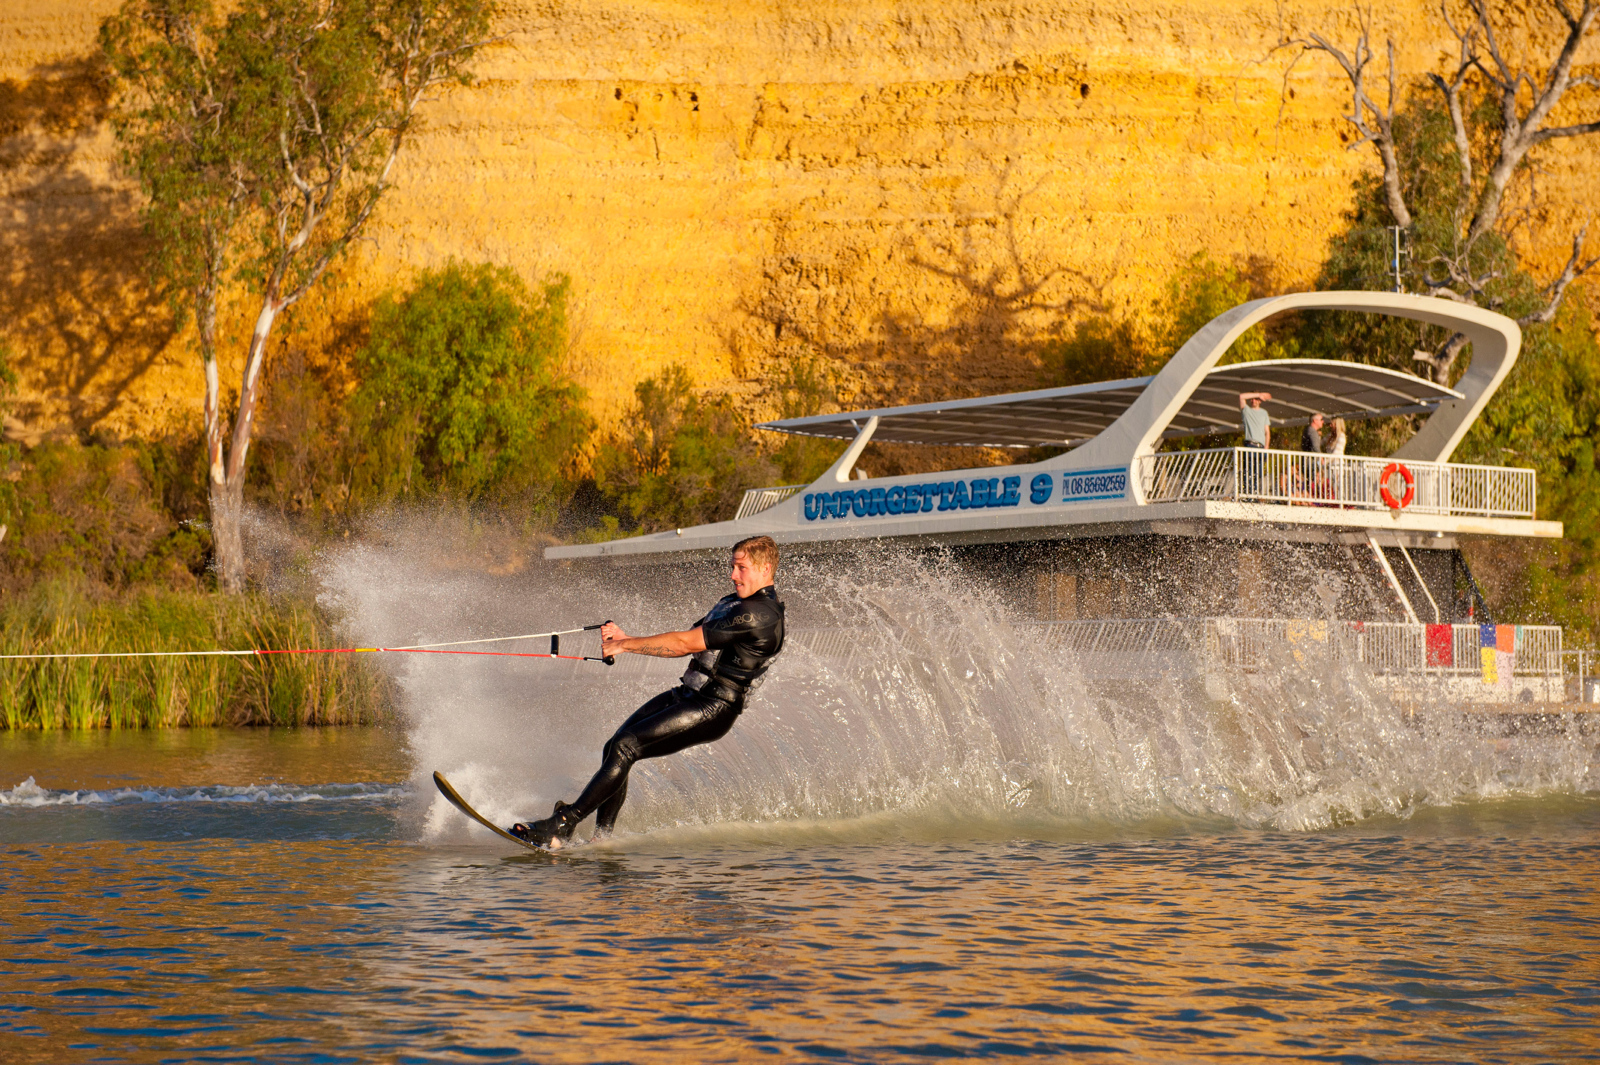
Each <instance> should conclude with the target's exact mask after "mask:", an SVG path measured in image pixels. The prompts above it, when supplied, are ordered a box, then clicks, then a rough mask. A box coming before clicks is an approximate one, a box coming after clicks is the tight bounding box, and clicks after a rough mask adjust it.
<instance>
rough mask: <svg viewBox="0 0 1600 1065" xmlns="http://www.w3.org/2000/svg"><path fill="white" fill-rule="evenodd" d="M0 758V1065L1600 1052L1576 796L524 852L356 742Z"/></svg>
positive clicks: (1595, 911)
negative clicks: (434, 800) (423, 807)
mask: <svg viewBox="0 0 1600 1065" xmlns="http://www.w3.org/2000/svg"><path fill="white" fill-rule="evenodd" d="M85 744H87V746H85ZM0 772H7V773H9V775H10V777H12V778H15V779H7V780H4V781H3V782H0V783H3V787H0V856H3V861H0V938H3V944H4V949H3V951H0V1058H3V1059H4V1060H5V1061H8V1062H18V1063H23V1062H73V1061H83V1062H91V1061H94V1062H99V1061H108V1062H114V1061H140V1062H143V1061H172V1062H185V1061H196V1062H199V1061H204V1062H233V1061H253V1062H344V1061H350V1062H367V1061H417V1062H434V1061H451V1062H455V1061H462V1062H467V1061H472V1062H480V1061H541V1062H565V1061H574V1062H578V1061H582V1062H590V1061H682V1060H694V1061H750V1060H758V1059H763V1058H766V1057H769V1056H770V1057H773V1058H778V1059H788V1060H801V1061H809V1060H819V1061H862V1062H878V1061H884V1062H888V1061H907V1060H945V1059H956V1060H969V1059H989V1058H997V1059H998V1058H1007V1059H1010V1058H1019V1057H1021V1058H1045V1059H1065V1058H1070V1059H1073V1060H1087V1061H1108V1062H1109V1061H1116V1062H1136V1061H1180V1060H1181V1061H1194V1060H1202V1059H1215V1060H1225V1061H1258V1060H1259V1061H1267V1060H1272V1061H1283V1060H1291V1061H1301V1060H1305V1061H1342V1062H1365V1061H1385V1062H1387V1061H1428V1062H1432V1061H1439V1062H1446V1061H1448V1062H1456V1061H1475V1062H1478V1061H1482V1062H1492V1061H1507V1062H1513V1061H1528V1062H1538V1061H1576V1060H1584V1059H1594V1058H1597V1057H1600V904H1597V902H1596V898H1597V893H1600V797H1596V796H1592V795H1574V794H1565V795H1562V794H1551V795H1539V796H1522V797H1513V798H1507V799H1505V800H1502V801H1495V802H1481V801H1480V802H1475V803H1471V804H1464V805H1458V806H1453V807H1448V808H1443V809H1423V810H1420V811H1418V812H1417V813H1416V814H1414V815H1413V816H1412V817H1410V818H1409V819H1406V820H1395V819H1385V820H1383V821H1369V822H1365V823H1362V824H1358V825H1353V826H1350V827H1348V828H1346V829H1342V830H1339V831H1331V832H1323V833H1318V834H1292V833H1281V832H1260V831H1249V830H1244V829H1238V828H1234V827H1232V826H1229V825H1226V824H1195V823H1185V822H1180V821H1176V820H1171V821H1164V822H1149V823H1146V824H1142V825H1138V826H1123V827H1121V828H1119V829H1117V830H1115V831H1110V830H1104V829H1097V830H1094V831H1088V830H1085V829H1084V828H1083V827H1082V826H1070V825H1051V824H1049V823H1046V822H1038V821H1035V822H1027V823H1024V822H1020V821H1019V822H1017V823H1015V824H1012V825H1005V824H1001V825H996V824H994V823H985V824H982V825H975V824H974V825H963V824H961V823H960V822H954V823H944V824H940V825H936V826H926V827H925V828H924V829H923V830H922V831H919V832H917V833H911V834H907V833H896V832H893V831H886V830H885V829H884V828H883V826H881V825H880V826H875V827H874V826H859V825H852V824H850V823H829V824H809V825H806V824H786V825H730V826H722V827H711V828H705V827H701V828H697V829H694V830H682V831H658V832H652V833H648V834H640V835H635V836H624V837H623V838H621V839H619V840H618V841H616V843H614V844H613V845H610V846H608V847H605V848H599V847H584V848H579V849H577V850H574V851H571V852H567V853H562V854H556V855H549V854H543V853H531V852H526V851H520V850H516V849H513V848H511V847H509V846H508V845H501V844H499V843H495V842H489V841H487V840H485V841H484V842H482V843H473V844H452V845H448V846H442V845H426V844H424V843H421V842H419V840H420V839H421V838H422V836H421V833H420V832H419V830H418V826H417V825H416V824H414V823H413V821H412V820H411V818H410V815H408V813H407V810H408V809H409V808H410V805H409V804H408V797H409V794H410V789H411V788H413V787H414V786H415V785H413V784H410V783H409V781H410V780H411V779H412V773H411V768H410V766H409V762H408V760H407V759H406V757H405V755H404V752H403V750H401V749H400V744H399V743H398V742H397V741H395V739H394V738H393V737H388V736H385V735H383V734H381V733H360V732H354V731H352V732H349V733H345V734H343V735H340V734H336V733H328V734H322V735H318V736H313V737H309V738H308V737H307V736H300V737H298V738H296V737H294V736H289V737H288V738H285V734H281V733H280V734H277V736H276V737H274V736H273V735H270V734H245V735H243V736H242V737H241V736H231V735H229V734H225V733H224V734H208V735H200V734H196V735H195V736H192V737H182V738H179V739H173V738H171V737H168V738H164V739H163V738H149V737H146V738H143V739H140V738H126V739H120V740H119V739H115V738H107V737H100V738H96V739H93V740H86V741H81V742H78V745H77V746H74V745H73V744H72V743H68V742H66V741H62V743H60V744H56V745H52V744H51V743H48V742H46V741H44V740H39V739H34V740H28V741H21V740H15V739H13V740H8V741H6V745H5V746H3V747H0ZM224 778H226V779H224ZM30 779H31V783H30V782H29V781H30Z"/></svg>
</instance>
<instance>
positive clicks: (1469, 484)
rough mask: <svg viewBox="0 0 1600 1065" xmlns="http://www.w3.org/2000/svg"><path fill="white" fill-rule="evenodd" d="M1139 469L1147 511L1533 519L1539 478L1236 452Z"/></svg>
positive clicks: (1163, 457) (1455, 466)
mask: <svg viewBox="0 0 1600 1065" xmlns="http://www.w3.org/2000/svg"><path fill="white" fill-rule="evenodd" d="M1135 468H1136V474H1137V476H1138V478H1139V483H1140V486H1141V487H1142V488H1143V491H1144V499H1145V502H1147V503H1175V502H1182V501H1186V500H1200V499H1219V500H1239V501H1242V502H1251V503H1279V504H1283V503H1287V504H1291V505H1300V506H1323V507H1342V508H1345V509H1351V510H1411V511H1416V512H1418V513H1422V514H1448V515H1463V516H1466V515H1471V516H1477V517H1489V518H1531V517H1533V516H1534V508H1535V504H1536V502H1537V500H1536V495H1535V488H1536V486H1535V475H1534V471H1533V470H1529V469H1520V468H1509V467H1501V466H1467V465H1462V464H1459V463H1452V462H1418V461H1414V460H1406V461H1398V460H1395V459H1389V458H1368V457H1364V456H1356V455H1319V454H1316V453H1314V452H1302V451H1270V450H1266V449H1263V448H1238V447H1233V448H1214V449H1207V450H1203V451H1170V452H1161V453H1159V454H1155V455H1146V456H1143V457H1141V458H1139V459H1138V460H1136V463H1135Z"/></svg>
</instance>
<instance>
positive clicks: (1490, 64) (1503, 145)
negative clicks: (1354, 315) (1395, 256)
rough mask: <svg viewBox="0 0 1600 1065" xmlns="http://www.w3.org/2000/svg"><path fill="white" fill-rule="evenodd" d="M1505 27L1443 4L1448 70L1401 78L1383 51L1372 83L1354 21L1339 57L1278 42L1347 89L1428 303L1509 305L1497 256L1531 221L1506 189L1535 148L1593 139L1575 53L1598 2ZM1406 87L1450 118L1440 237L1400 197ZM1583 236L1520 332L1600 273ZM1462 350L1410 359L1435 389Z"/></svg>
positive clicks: (1406, 164) (1405, 173)
mask: <svg viewBox="0 0 1600 1065" xmlns="http://www.w3.org/2000/svg"><path fill="white" fill-rule="evenodd" d="M1516 15H1517V17H1518V18H1519V20H1520V22H1519V23H1518V24H1516V25H1514V26H1513V25H1512V24H1511V23H1512V17H1511V13H1509V12H1507V11H1504V10H1496V9H1494V8H1492V7H1491V5H1490V2H1489V0H1466V2H1465V3H1464V4H1460V3H1456V2H1454V0H1446V2H1445V3H1444V4H1442V5H1441V7H1440V17H1441V19H1442V21H1443V22H1444V25H1445V27H1446V28H1447V29H1448V30H1449V32H1450V34H1451V36H1452V37H1453V38H1454V39H1455V42H1456V49H1455V51H1456V55H1455V59H1454V61H1453V62H1451V63H1449V64H1447V65H1446V66H1445V67H1443V68H1442V69H1438V70H1432V71H1425V72H1413V73H1412V74H1411V75H1407V74H1406V73H1405V72H1401V71H1397V70H1396V69H1395V57H1394V55H1395V48H1394V42H1393V41H1392V40H1391V41H1388V42H1387V44H1386V47H1385V49H1384V51H1385V53H1386V57H1387V66H1386V70H1385V71H1384V72H1383V73H1381V74H1380V73H1378V72H1377V70H1376V69H1375V62H1374V61H1375V60H1376V59H1377V58H1378V56H1377V53H1376V52H1375V51H1374V49H1373V47H1372V43H1371V39H1370V37H1371V35H1370V30H1369V27H1368V25H1367V21H1366V18H1365V16H1363V17H1362V18H1361V19H1360V26H1359V32H1358V34H1357V37H1356V40H1355V43H1354V44H1353V45H1352V46H1349V47H1341V46H1339V45H1338V44H1336V43H1334V41H1333V40H1332V39H1331V38H1330V37H1329V36H1328V35H1325V34H1322V33H1311V34H1308V35H1307V37H1306V38H1304V39H1299V40H1292V41H1287V42H1285V44H1286V45H1292V46H1298V47H1299V48H1300V49H1301V50H1302V52H1301V54H1305V53H1313V52H1315V53H1322V54H1324V55H1327V56H1328V57H1330V58H1332V59H1333V61H1334V62H1335V63H1337V64H1338V66H1339V68H1340V69H1341V70H1342V71H1343V72H1344V74H1345V77H1346V78H1347V79H1348V80H1349V83H1350V90H1351V95H1350V112H1349V113H1348V114H1347V115H1346V116H1345V119H1346V120H1347V121H1348V122H1349V123H1350V125H1351V127H1352V128H1353V129H1354V131H1355V133H1356V137H1355V138H1354V139H1353V140H1352V141H1351V143H1350V144H1349V148H1350V149H1351V150H1355V149H1358V148H1361V147H1362V146H1364V145H1369V144H1370V145H1371V146H1372V149H1373V151H1374V152H1375V153H1376V155H1377V157H1378V161H1379V163H1380V165H1381V167H1382V186H1381V188H1382V195H1383V201H1384V203H1385V205H1386V206H1387V208H1388V212H1389V214H1390V216H1391V217H1392V218H1393V220H1394V224H1395V225H1397V226H1399V227H1400V228H1401V229H1402V230H1405V231H1407V232H1408V233H1409V234H1410V235H1411V242H1412V247H1413V249H1414V255H1415V258H1414V271H1415V282H1416V283H1417V285H1418V287H1420V288H1421V290H1422V291H1423V293H1424V294H1426V295H1429V296H1438V297H1443V298H1446V299H1452V300H1458V301H1461V302H1464V303H1473V304H1477V305H1478V306H1482V307H1488V308H1491V309H1497V310H1499V309H1505V307H1504V305H1505V304H1506V302H1507V300H1508V298H1509V293H1508V287H1507V285H1506V284H1505V282H1506V281H1507V279H1508V277H1509V275H1510V274H1511V273H1512V272H1513V270H1514V266H1512V265H1510V260H1509V257H1508V255H1507V248H1508V244H1509V241H1510V237H1511V234H1512V231H1513V230H1514V229H1515V228H1516V227H1517V226H1518V225H1519V224H1521V223H1524V222H1526V221H1527V220H1528V218H1529V215H1530V213H1531V212H1530V211H1529V210H1528V209H1527V208H1524V209H1522V210H1509V209H1508V199H1507V193H1508V191H1509V190H1510V189H1511V186H1512V183H1513V181H1514V179H1516V178H1517V177H1518V176H1519V175H1524V176H1526V175H1528V174H1529V173H1530V169H1531V164H1532V162H1533V161H1534V159H1535V158H1536V156H1537V152H1538V149H1539V148H1540V147H1541V146H1543V145H1547V144H1550V143H1551V142H1553V141H1557V140H1565V139H1571V138H1579V137H1588V136H1592V135H1593V134H1596V133H1600V105H1597V96H1600V94H1597V93H1596V90H1597V89H1600V81H1597V80H1596V78H1595V77H1594V76H1593V74H1592V73H1590V72H1587V71H1586V70H1584V69H1583V67H1582V66H1581V65H1580V64H1579V53H1580V52H1584V51H1585V45H1587V46H1588V51H1590V52H1592V50H1593V48H1594V42H1595V38H1596V36H1597V32H1596V22H1597V19H1600V0H1581V3H1577V4H1573V3H1570V2H1568V0H1544V2H1538V0H1536V2H1535V3H1533V4H1530V5H1528V6H1526V7H1525V8H1519V9H1517V11H1516ZM1513 31H1515V32H1513ZM1419 75H1420V77H1419ZM1412 80H1415V81H1417V82H1418V83H1419V86H1422V87H1426V89H1427V91H1429V92H1431V93H1435V94H1437V95H1436V96H1435V99H1436V101H1437V102H1438V104H1439V105H1440V107H1441V109H1442V110H1443V111H1444V113H1445V114H1447V115H1448V117H1449V145H1450V149H1451V152H1450V154H1451V156H1452V160H1453V169H1454V171H1455V173H1454V181H1455V186H1456V188H1455V195H1454V200H1455V202H1454V204H1453V205H1452V206H1451V208H1450V211H1449V217H1448V218H1446V219H1443V224H1442V225H1430V224H1426V223H1427V221H1428V220H1424V219H1422V218H1420V217H1419V216H1418V212H1417V211H1416V210H1415V204H1413V203H1411V202H1409V200H1408V196H1407V193H1406V189H1407V186H1408V184H1414V183H1415V181H1414V175H1415V172H1416V171H1417V169H1418V167H1419V165H1420V162H1419V160H1416V159H1408V158H1407V157H1406V153H1405V145H1404V143H1403V139H1402V138H1400V137H1398V136H1397V133H1396V130H1397V124H1396V116H1397V114H1398V113H1399V110H1400V108H1401V106H1402V103H1403V100H1402V97H1403V96H1404V95H1405V89H1406V87H1407V84H1408V82H1409V81H1412ZM1584 90H1587V91H1584ZM1530 197H1531V191H1530ZM1528 206H1530V207H1531V206H1537V205H1536V204H1532V203H1530V204H1529V205H1528ZM1587 236H1588V226H1587V225H1584V226H1582V227H1580V228H1579V229H1578V231H1577V232H1576V233H1574V234H1573V235H1572V250H1571V254H1570V255H1569V257H1568V259H1567V261H1566V264H1565V266H1563V268H1562V269H1561V270H1560V271H1559V272H1558V273H1557V274H1556V275H1555V276H1554V277H1553V278H1550V279H1549V281H1548V282H1547V283H1546V284H1545V285H1544V286H1543V289H1542V291H1541V292H1540V293H1539V294H1538V298H1537V299H1536V300H1534V301H1532V306H1531V307H1529V308H1527V309H1525V310H1523V311H1522V313H1521V314H1520V315H1519V317H1518V321H1519V322H1520V323H1521V324H1522V325H1525V326H1526V325H1534V324H1543V323H1547V322H1550V321H1552V320H1553V319H1554V318H1555V316H1556V314H1557V313H1558V311H1559V310H1560V307H1561V302H1562V299H1563V298H1564V297H1565V295H1566V293H1567V290H1568V288H1569V287H1570V286H1571V285H1572V283H1573V282H1574V281H1575V280H1577V279H1578V278H1579V277H1582V276H1583V275H1584V274H1586V273H1588V272H1589V271H1590V270H1591V269H1593V268H1594V266H1595V265H1596V264H1597V263H1600V256H1589V257H1586V256H1585V251H1584V249H1585V239H1586V237H1587ZM1523 302H1526V301H1523ZM1465 346H1466V338H1465V337H1463V336H1461V335H1459V334H1457V335H1455V336H1452V337H1450V338H1449V339H1448V340H1446V341H1445V342H1444V343H1443V345H1442V346H1441V347H1440V348H1439V350H1437V351H1434V352H1426V351H1419V352H1417V356H1416V357H1417V359H1418V360H1419V361H1424V362H1427V363H1429V364H1430V365H1431V366H1432V367H1433V369H1434V372H1435V374H1436V375H1437V378H1438V379H1439V380H1441V381H1446V380H1449V379H1450V371H1451V367H1452V365H1453V364H1454V362H1455V360H1456V358H1457V356H1459V355H1460V354H1461V351H1462V349H1463V348H1464V347H1465Z"/></svg>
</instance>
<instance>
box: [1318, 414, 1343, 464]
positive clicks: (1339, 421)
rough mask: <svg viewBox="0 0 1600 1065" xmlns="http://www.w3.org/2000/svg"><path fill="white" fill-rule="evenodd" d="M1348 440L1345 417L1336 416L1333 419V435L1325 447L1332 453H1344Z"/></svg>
mask: <svg viewBox="0 0 1600 1065" xmlns="http://www.w3.org/2000/svg"><path fill="white" fill-rule="evenodd" d="M1347 442H1348V441H1347V439H1346V437H1345V435H1344V419H1343V418H1335V419H1334V420H1333V435H1332V436H1331V437H1329V439H1328V442H1327V443H1326V444H1325V445H1323V447H1324V449H1325V450H1326V451H1327V453H1328V454H1330V455H1343V454H1344V446H1345V444H1346V443H1347Z"/></svg>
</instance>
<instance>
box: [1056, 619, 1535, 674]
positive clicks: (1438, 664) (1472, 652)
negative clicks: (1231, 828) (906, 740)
mask: <svg viewBox="0 0 1600 1065" xmlns="http://www.w3.org/2000/svg"><path fill="white" fill-rule="evenodd" d="M1032 624H1033V625H1034V626H1037V628H1038V629H1042V630H1043V631H1042V632H1041V633H1040V636H1041V638H1042V641H1043V642H1044V644H1045V645H1046V646H1052V647H1063V648H1070V649H1071V650H1074V651H1078V652H1084V653H1140V652H1145V653H1148V652H1158V651H1177V650H1183V651H1190V652H1195V653H1200V654H1203V655H1205V656H1206V657H1207V658H1210V659H1212V660H1215V661H1218V662H1220V663H1221V664H1224V665H1227V666H1233V667H1238V668H1246V669H1250V668H1262V667H1266V666H1271V665H1274V664H1276V663H1278V662H1281V661H1282V660H1283V656H1284V654H1285V653H1289V654H1291V655H1296V654H1299V655H1304V654H1305V653H1306V652H1313V653H1316V652H1321V653H1327V654H1331V655H1334V656H1336V657H1343V658H1354V659H1355V660H1357V661H1360V662H1363V663H1365V664H1366V665H1367V667H1368V668H1369V669H1371V670H1372V671H1373V672H1376V673H1432V674H1458V675H1462V676H1480V677H1484V678H1485V679H1488V678H1489V677H1490V676H1495V675H1498V674H1499V673H1500V672H1501V671H1503V670H1505V669H1506V668H1507V667H1508V666H1509V668H1510V670H1511V672H1512V674H1513V675H1526V676H1547V677H1551V676H1553V677H1559V676H1560V675H1561V671H1562V647H1561V631H1562V630H1561V627H1560V626H1559V625H1471V624H1468V625H1448V624H1445V625H1422V624H1411V623H1409V622H1390V621H1384V622H1376V621H1368V622H1361V621H1327V620H1322V619H1293V618H1230V617H1210V618H1118V619H1108V620H1095V621H1040V622H1034V623H1032ZM1485 650H1487V651H1490V652H1491V655H1492V659H1491V660H1486V659H1485V657H1484V654H1483V652H1484V651H1485Z"/></svg>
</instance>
